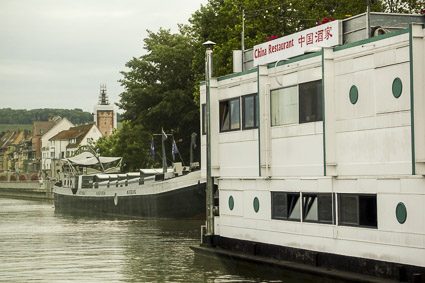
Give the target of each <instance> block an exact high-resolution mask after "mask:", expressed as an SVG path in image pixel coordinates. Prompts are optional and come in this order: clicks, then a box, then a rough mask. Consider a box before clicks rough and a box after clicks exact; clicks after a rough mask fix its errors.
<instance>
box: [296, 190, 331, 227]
mask: <svg viewBox="0 0 425 283" xmlns="http://www.w3.org/2000/svg"><path fill="white" fill-rule="evenodd" d="M332 208H333V201H332V194H326V193H324V194H310V193H308V194H304V193H303V221H306V222H319V223H330V224H332V223H334V221H333V217H332V215H333V213H332Z"/></svg>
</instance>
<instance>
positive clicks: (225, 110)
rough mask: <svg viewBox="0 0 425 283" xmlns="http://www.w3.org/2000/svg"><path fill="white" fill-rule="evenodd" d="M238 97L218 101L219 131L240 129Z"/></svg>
mask: <svg viewBox="0 0 425 283" xmlns="http://www.w3.org/2000/svg"><path fill="white" fill-rule="evenodd" d="M239 100H240V99H239V97H238V98H234V99H230V100H225V101H221V102H220V132H226V131H233V130H239V129H240V105H239V104H240V102H239Z"/></svg>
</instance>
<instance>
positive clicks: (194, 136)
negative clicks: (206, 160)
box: [189, 133, 197, 168]
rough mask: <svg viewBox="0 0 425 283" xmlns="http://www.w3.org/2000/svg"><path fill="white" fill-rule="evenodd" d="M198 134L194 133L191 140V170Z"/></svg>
mask: <svg viewBox="0 0 425 283" xmlns="http://www.w3.org/2000/svg"><path fill="white" fill-rule="evenodd" d="M196 136H197V134H196V133H192V135H191V138H190V163H189V166H190V168H192V163H193V157H194V152H193V151H194V149H195V148H196Z"/></svg>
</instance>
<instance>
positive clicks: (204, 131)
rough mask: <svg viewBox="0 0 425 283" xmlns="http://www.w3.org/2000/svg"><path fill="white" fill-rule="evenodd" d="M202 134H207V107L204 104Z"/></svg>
mask: <svg viewBox="0 0 425 283" xmlns="http://www.w3.org/2000/svg"><path fill="white" fill-rule="evenodd" d="M202 134H203V135H206V134H207V105H206V104H202Z"/></svg>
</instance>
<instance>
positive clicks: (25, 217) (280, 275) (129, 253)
mask: <svg viewBox="0 0 425 283" xmlns="http://www.w3.org/2000/svg"><path fill="white" fill-rule="evenodd" d="M202 224H203V223H202V221H183V220H181V221H175V220H151V219H135V218H117V217H106V216H90V217H89V216H84V215H71V214H62V213H58V212H55V209H54V207H53V204H52V203H50V202H43V201H34V200H21V199H11V198H0V282H29V281H31V282H32V281H39V282H57V281H74V282H285V283H295V282H332V283H333V282H336V281H332V280H329V279H326V278H315V277H311V276H309V275H304V274H301V273H294V272H290V271H282V270H278V269H274V268H271V267H266V266H260V265H253V264H247V263H238V262H233V261H231V260H228V259H223V258H216V257H206V256H201V255H195V254H194V252H193V251H192V250H191V249H190V246H194V245H198V244H199V239H200V226H201V225H202Z"/></svg>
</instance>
